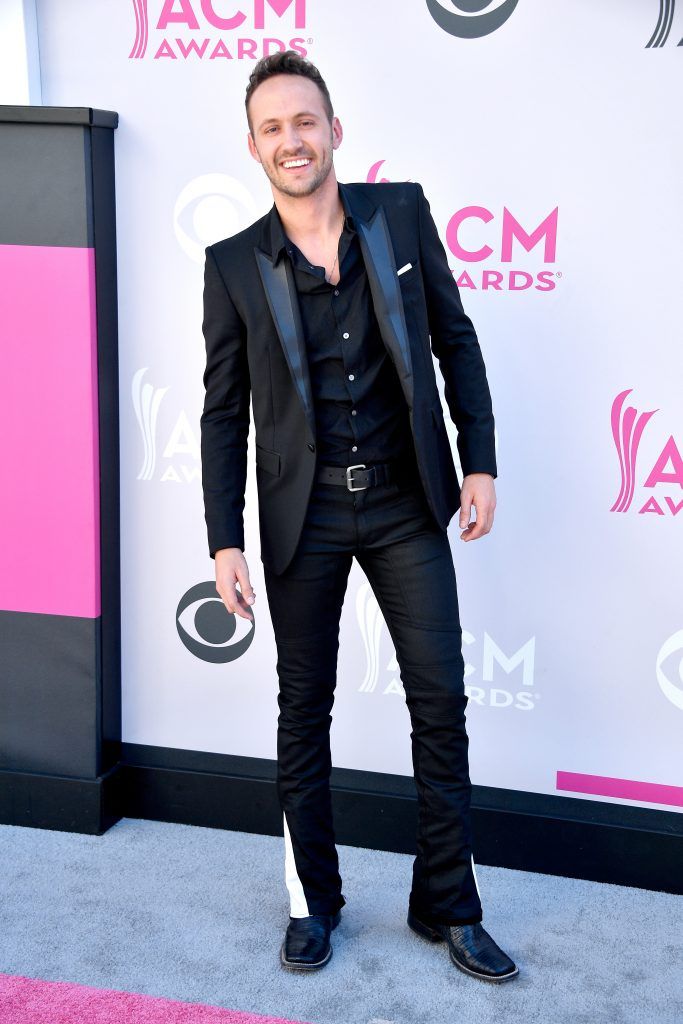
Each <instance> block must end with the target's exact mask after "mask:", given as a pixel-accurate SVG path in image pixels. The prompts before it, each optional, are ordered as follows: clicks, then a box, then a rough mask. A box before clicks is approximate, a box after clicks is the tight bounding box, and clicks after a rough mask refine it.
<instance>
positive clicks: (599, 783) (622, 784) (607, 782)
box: [556, 772, 683, 807]
mask: <svg viewBox="0 0 683 1024" xmlns="http://www.w3.org/2000/svg"><path fill="white" fill-rule="evenodd" d="M556 785H557V788H558V789H563V790H566V791H568V792H571V793H591V794H593V795H594V796H616V797H621V798H622V799H624V800H640V801H641V802H642V803H648V804H667V805H668V806H669V807H683V786H663V785H661V784H660V783H659V782H636V781H634V780H633V779H614V778H611V777H610V776H609V775H582V774H581V773H580V772H558V773H557V783H556Z"/></svg>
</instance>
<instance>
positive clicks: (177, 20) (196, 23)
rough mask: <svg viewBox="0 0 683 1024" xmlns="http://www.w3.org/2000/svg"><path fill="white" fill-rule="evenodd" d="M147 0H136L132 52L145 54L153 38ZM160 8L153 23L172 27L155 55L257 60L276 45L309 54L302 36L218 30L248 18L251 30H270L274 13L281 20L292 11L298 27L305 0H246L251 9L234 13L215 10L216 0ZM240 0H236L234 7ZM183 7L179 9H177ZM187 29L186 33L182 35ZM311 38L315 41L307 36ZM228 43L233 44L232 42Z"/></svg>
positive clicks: (162, 0) (165, 0)
mask: <svg viewBox="0 0 683 1024" xmlns="http://www.w3.org/2000/svg"><path fill="white" fill-rule="evenodd" d="M148 2H149V0H133V11H134V13H135V41H134V42H133V48H132V50H131V51H130V53H129V55H128V56H129V57H131V58H133V59H138V60H139V59H141V58H142V57H144V56H145V54H146V52H147V42H148V39H149V27H150V26H149V11H148ZM157 2H158V4H159V5H160V7H161V10H160V13H159V17H158V20H157V22H156V25H155V26H154V28H155V29H156V31H157V32H167V31H169V32H173V33H174V37H171V35H168V36H166V35H164V36H163V37H162V38H161V39H160V40H159V43H158V45H157V48H156V51H155V53H154V54H153V59H154V60H158V59H159V58H160V57H169V58H171V59H172V60H177V59H178V58H182V59H185V60H187V59H188V57H190V56H191V55H194V56H195V57H196V58H197V59H199V60H202V59H208V60H215V59H216V58H221V57H222V58H223V59H227V60H232V59H233V58H235V57H236V58H237V59H238V60H240V59H242V58H245V57H247V58H249V57H251V58H252V59H254V60H256V59H258V57H260V56H266V55H267V54H268V53H271V52H273V51H274V50H288V49H291V50H296V51H297V52H298V53H300V54H301V55H302V56H306V50H305V48H304V43H305V42H306V41H307V40H305V39H301V38H295V39H290V40H289V41H288V42H285V41H283V40H282V39H275V38H267V39H260V40H256V39H249V38H243V37H240V38H231V39H230V40H228V41H226V40H224V39H223V38H221V37H220V36H216V34H215V33H216V31H218V32H235V31H236V30H237V29H241V28H242V26H244V25H245V23H248V25H247V29H249V28H251V29H253V30H254V31H255V32H264V31H266V30H267V29H268V28H269V27H270V25H271V24H272V22H273V19H274V18H278V19H282V18H285V16H288V18H289V20H290V21H291V20H292V16H293V22H294V26H293V27H294V28H295V29H302V28H303V29H305V28H306V0H242V2H243V6H244V7H246V8H247V10H248V11H249V13H248V14H245V12H244V11H241V10H237V11H235V13H234V14H232V15H231V16H229V17H228V16H225V15H224V14H219V13H218V12H217V10H216V0H157ZM237 2H238V0H236V3H235V6H236V5H237ZM176 7H179V8H180V9H179V10H175V8H176ZM202 30H203V31H204V33H205V35H204V37H203V38H196V37H195V36H187V35H186V34H187V33H188V32H192V33H197V32H202ZM184 34H185V37H183V35H184ZM308 42H309V43H310V42H311V40H310V39H309V40H308ZM228 43H229V45H228Z"/></svg>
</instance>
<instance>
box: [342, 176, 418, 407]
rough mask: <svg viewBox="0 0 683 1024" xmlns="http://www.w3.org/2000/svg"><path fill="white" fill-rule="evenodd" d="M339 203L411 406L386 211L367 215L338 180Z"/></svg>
mask: <svg viewBox="0 0 683 1024" xmlns="http://www.w3.org/2000/svg"><path fill="white" fill-rule="evenodd" d="M340 190H341V195H342V202H343V205H344V207H345V209H346V211H347V213H350V214H351V215H352V217H353V219H354V223H355V225H356V227H357V229H358V235H359V240H360V247H361V252H362V254H363V260H364V262H365V268H366V270H367V274H368V282H369V284H370V292H371V294H372V301H373V305H374V307H375V314H376V316H377V322H378V324H379V329H380V333H381V335H382V339H383V341H384V344H385V346H386V348H387V349H388V351H389V354H390V355H391V357H392V359H393V362H394V365H395V367H396V370H397V372H398V377H399V381H400V383H401V387H402V389H403V393H404V395H405V397H406V401H407V403H408V407H409V408H410V409H412V407H413V388H414V378H413V364H412V357H411V353H410V342H409V340H408V328H407V327H406V318H405V311H404V309H403V297H402V295H401V289H400V286H399V283H398V277H397V276H396V259H395V257H394V249H393V246H392V244H391V237H390V235H389V228H388V226H387V220H386V214H385V213H384V208H383V207H382V206H376V207H375V209H374V211H373V212H372V213H371V214H370V216H369V217H368V214H367V212H366V211H367V206H365V204H364V208H361V206H360V204H359V203H358V202H356V200H355V197H354V195H353V193H352V191H351V189H350V188H349V186H347V185H342V184H341V183H340Z"/></svg>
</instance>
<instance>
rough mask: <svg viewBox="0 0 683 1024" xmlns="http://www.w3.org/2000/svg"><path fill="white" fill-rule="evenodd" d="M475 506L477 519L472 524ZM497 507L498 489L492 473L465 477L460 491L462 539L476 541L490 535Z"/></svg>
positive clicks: (470, 474)
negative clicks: (471, 518)
mask: <svg viewBox="0 0 683 1024" xmlns="http://www.w3.org/2000/svg"><path fill="white" fill-rule="evenodd" d="M473 505H474V507H475V510H476V519H475V520H474V521H473V522H471V523H470V515H471V512H472V506H473ZM495 507H496V488H495V484H494V482H493V477H492V476H491V474H490V473H469V474H468V475H467V476H466V477H464V479H463V482H462V487H461V489H460V529H461V530H462V531H463V532H462V533H461V534H460V539H461V540H476V539H477V538H478V537H483V536H484V534H485V533H488V532H489V531H490V529H491V527H492V526H493V512H494V509H495ZM468 523H469V526H468V525H467V524H468ZM465 527H467V529H465Z"/></svg>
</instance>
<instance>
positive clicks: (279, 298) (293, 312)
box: [254, 247, 315, 437]
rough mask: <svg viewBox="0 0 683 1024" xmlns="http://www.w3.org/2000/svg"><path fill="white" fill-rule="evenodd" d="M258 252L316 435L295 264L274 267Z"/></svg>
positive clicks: (277, 323) (294, 375) (289, 362)
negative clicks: (294, 269)
mask: <svg viewBox="0 0 683 1024" xmlns="http://www.w3.org/2000/svg"><path fill="white" fill-rule="evenodd" d="M254 252H255V253H256V264H257V266H258V269H259V273H260V275H261V280H262V282H263V287H264V289H265V293H266V298H267V299H268V306H269V308H270V312H271V315H272V317H273V320H274V322H275V328H276V330H277V333H278V337H279V338H280V342H281V343H282V348H283V349H284V353H285V357H286V359H287V365H288V366H289V372H290V373H291V375H292V380H293V381H294V386H295V388H296V390H297V394H298V395H299V398H300V400H301V404H302V406H303V409H304V413H305V414H306V419H307V421H308V425H309V427H310V430H311V436H312V437H315V412H314V409H313V392H312V389H311V378H310V374H309V370H308V361H307V358H306V340H305V338H304V330H303V326H302V323H301V314H300V312H299V303H298V300H297V293H296V283H295V281H294V273H293V271H292V266H291V264H290V262H289V260H288V259H281V260H279V262H278V263H277V265H276V266H274V265H273V260H272V258H271V257H270V256H269V255H268V254H267V253H266V252H264V251H263V250H262V249H260V248H259V247H256V248H255V249H254Z"/></svg>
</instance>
